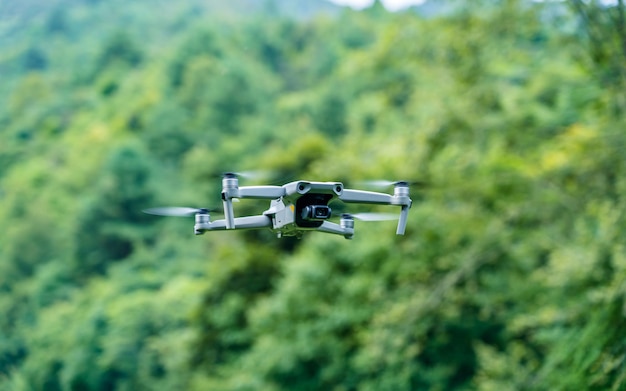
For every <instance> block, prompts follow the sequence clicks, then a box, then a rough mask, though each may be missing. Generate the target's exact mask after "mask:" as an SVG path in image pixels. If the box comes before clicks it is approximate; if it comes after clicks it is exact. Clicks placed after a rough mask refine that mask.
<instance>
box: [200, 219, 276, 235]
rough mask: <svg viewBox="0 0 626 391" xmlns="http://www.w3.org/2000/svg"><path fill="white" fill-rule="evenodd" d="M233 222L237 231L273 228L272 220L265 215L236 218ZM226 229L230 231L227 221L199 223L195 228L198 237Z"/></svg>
mask: <svg viewBox="0 0 626 391" xmlns="http://www.w3.org/2000/svg"><path fill="white" fill-rule="evenodd" d="M233 220H234V222H235V226H236V227H237V229H257V228H267V227H271V226H272V220H271V219H270V218H269V217H267V216H264V215H259V216H245V217H236V218H234V219H233ZM226 229H229V228H228V224H227V220H226V219H223V220H215V221H211V222H206V223H199V224H196V225H195V226H194V230H195V232H196V235H199V234H202V233H204V232H205V231H221V230H226Z"/></svg>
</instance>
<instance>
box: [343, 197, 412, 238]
mask: <svg viewBox="0 0 626 391" xmlns="http://www.w3.org/2000/svg"><path fill="white" fill-rule="evenodd" d="M339 199H340V200H342V201H343V202H358V203H362V204H382V205H398V206H401V207H402V210H401V211H400V219H399V220H398V227H397V229H396V235H404V231H405V230H406V223H407V220H408V217H409V209H410V208H411V204H412V201H411V198H409V193H408V187H406V186H396V189H395V190H394V195H389V194H384V193H376V192H371V191H363V190H351V189H344V190H343V192H342V194H340V195H339Z"/></svg>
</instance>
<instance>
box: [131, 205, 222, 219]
mask: <svg viewBox="0 0 626 391" xmlns="http://www.w3.org/2000/svg"><path fill="white" fill-rule="evenodd" d="M214 211H216V210H215V209H207V208H200V209H198V208H189V207H185V206H161V207H157V208H148V209H144V210H143V212H144V213H147V214H151V215H157V216H172V217H189V216H194V215H196V214H197V213H209V212H214Z"/></svg>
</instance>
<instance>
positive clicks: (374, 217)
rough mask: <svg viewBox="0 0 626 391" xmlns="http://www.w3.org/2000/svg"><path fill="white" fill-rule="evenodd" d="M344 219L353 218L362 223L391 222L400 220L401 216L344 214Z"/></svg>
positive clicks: (392, 214) (371, 213)
mask: <svg viewBox="0 0 626 391" xmlns="http://www.w3.org/2000/svg"><path fill="white" fill-rule="evenodd" d="M341 217H342V218H353V219H355V220H360V221H390V220H398V218H399V215H397V214H394V213H373V212H367V213H342V215H341Z"/></svg>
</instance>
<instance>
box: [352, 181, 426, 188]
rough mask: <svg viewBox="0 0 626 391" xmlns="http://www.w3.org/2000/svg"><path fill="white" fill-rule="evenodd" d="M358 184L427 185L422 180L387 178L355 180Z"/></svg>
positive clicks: (376, 185)
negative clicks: (391, 179)
mask: <svg viewBox="0 0 626 391" xmlns="http://www.w3.org/2000/svg"><path fill="white" fill-rule="evenodd" d="M357 183H358V184H359V185H361V186H366V187H377V188H385V187H391V186H396V185H400V184H404V185H406V186H411V187H413V186H419V187H424V186H426V185H427V183H426V182H424V181H390V180H387V179H375V180H369V181H359V182H357Z"/></svg>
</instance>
